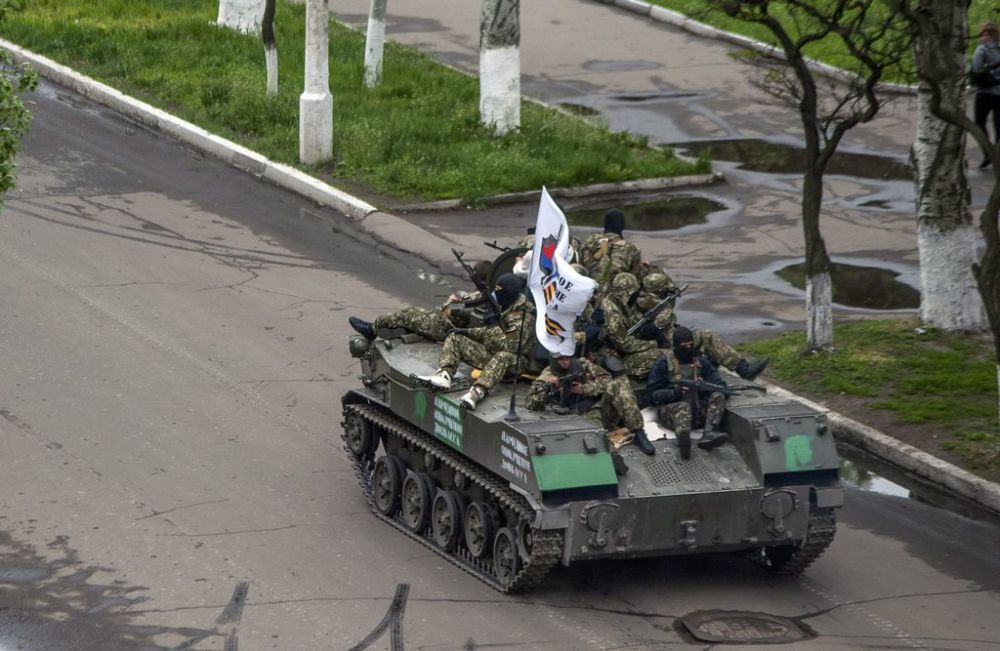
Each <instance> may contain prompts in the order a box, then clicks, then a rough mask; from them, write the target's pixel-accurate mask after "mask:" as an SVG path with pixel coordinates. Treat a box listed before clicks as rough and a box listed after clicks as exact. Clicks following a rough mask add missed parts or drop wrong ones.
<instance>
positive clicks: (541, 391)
mask: <svg viewBox="0 0 1000 651" xmlns="http://www.w3.org/2000/svg"><path fill="white" fill-rule="evenodd" d="M577 371H579V372H580V373H582V378H581V379H580V383H581V384H582V385H583V394H582V395H584V396H586V397H590V398H596V397H598V396H601V395H603V394H604V391H605V390H606V389H607V387H608V382H610V381H611V375H610V374H609V373H608V372H607V371H605V370H604V369H603V368H601V367H600V366H597V365H596V364H593V363H591V362H588V361H587V360H585V359H580V358H574V359H573V368H570V370H569V371H567V373H573V372H577ZM558 378H559V376H558V375H556V374H555V373H553V372H552V369H551V368H549V367H546V368H545V370H544V371H542V373H541V374H540V375H539V376H538V378H536V379H535V381H534V382H532V383H531V388H530V389H528V396H527V397H526V398H525V399H524V403H525V405H527V407H528V409H532V410H534V411H539V410H541V409H544V408H545V405H547V404H548V403H549V402H551V401H552V399H553V395H554V394H553V390H552V387H553V380H556V379H558Z"/></svg>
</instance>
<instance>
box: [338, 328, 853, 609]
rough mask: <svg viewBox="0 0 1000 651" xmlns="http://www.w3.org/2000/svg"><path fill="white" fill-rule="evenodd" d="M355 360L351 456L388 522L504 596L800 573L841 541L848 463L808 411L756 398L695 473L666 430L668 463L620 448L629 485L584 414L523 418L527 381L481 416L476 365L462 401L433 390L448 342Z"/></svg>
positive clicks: (347, 411) (736, 405)
mask: <svg viewBox="0 0 1000 651" xmlns="http://www.w3.org/2000/svg"><path fill="white" fill-rule="evenodd" d="M350 347H351V353H352V355H354V356H355V357H357V358H359V359H360V362H361V370H362V376H361V381H362V384H363V386H361V387H359V388H357V389H354V390H351V391H349V392H348V393H346V394H345V395H344V396H343V398H342V402H343V409H344V412H343V413H344V421H343V438H344V447H345V449H346V450H347V453H348V455H349V457H350V459H351V461H352V462H353V464H354V466H355V469H356V471H357V475H358V478H359V480H360V483H361V489H362V490H363V491H364V494H365V496H366V497H367V499H368V500H369V502H370V505H371V508H372V511H373V513H374V514H375V515H376V516H377V517H378V518H380V519H381V520H383V521H385V522H386V523H388V524H389V525H391V526H393V527H395V528H396V529H398V530H399V531H401V532H403V533H404V534H406V535H408V536H409V537H411V538H413V539H414V540H415V541H417V542H419V543H421V544H423V545H425V546H426V547H428V548H430V549H432V550H434V551H435V552H436V553H438V554H439V555H441V556H442V557H444V558H447V559H448V560H449V561H450V562H452V563H454V564H455V565H457V566H459V567H461V568H462V569H464V570H466V571H467V572H469V573H471V574H473V575H475V576H476V577H477V578H479V579H480V580H482V581H484V582H486V583H488V584H489V585H491V586H492V587H494V588H496V589H497V590H499V591H501V592H519V591H525V590H529V589H531V588H532V587H534V586H535V585H537V584H538V583H539V581H541V580H542V578H543V577H544V576H545V574H546V572H548V570H549V569H550V568H551V567H552V566H553V565H555V564H556V563H562V564H564V565H569V564H571V563H574V562H577V561H584V560H590V559H601V558H603V559H607V558H634V557H641V556H667V555H682V554H698V553H729V552H744V553H747V555H748V556H751V557H752V558H753V559H755V560H756V561H757V562H759V563H761V564H763V565H764V566H766V567H768V568H770V569H771V570H773V571H775V572H779V573H784V574H795V573H798V572H801V571H802V570H804V569H805V568H806V566H808V565H809V564H810V563H811V562H812V561H813V560H815V559H816V558H817V557H818V556H819V555H820V554H821V553H822V552H823V551H824V550H825V549H826V547H827V546H828V545H829V544H830V543H831V542H832V540H833V536H834V529H835V517H834V509H835V508H836V507H839V506H841V504H842V503H843V489H842V487H841V483H840V476H839V460H838V457H837V453H836V450H835V447H834V441H833V435H832V434H831V432H830V429H829V426H828V424H827V421H826V416H825V415H824V414H823V413H820V412H817V411H815V410H814V409H811V408H809V407H807V406H806V405H803V404H801V403H798V402H794V401H788V400H784V399H778V398H774V397H771V396H768V395H767V394H766V393H764V392H761V391H746V392H741V393H739V394H737V395H735V396H733V397H730V398H729V400H728V405H727V409H726V414H725V417H724V418H723V422H722V427H721V429H722V430H723V431H725V432H727V433H728V435H729V443H728V444H726V445H723V446H721V447H719V448H717V449H715V450H712V451H710V452H706V451H703V450H699V449H697V447H695V449H693V450H692V455H691V458H690V459H687V460H684V459H681V457H680V454H679V451H678V448H677V445H676V442H675V441H674V440H671V437H672V433H670V432H665V435H666V438H662V439H660V440H655V441H654V442H653V444H654V446H655V447H656V455H655V456H646V455H643V454H641V453H640V452H639V450H638V449H636V448H635V447H634V446H631V445H626V446H625V447H623V448H621V450H620V452H619V453H618V454H620V455H621V458H622V460H623V461H624V464H625V465H626V466H627V468H628V470H627V472H625V473H624V474H619V473H621V471H622V468H621V467H619V468H618V472H616V468H615V464H614V463H613V458H612V452H613V451H612V449H611V448H610V444H609V443H608V442H607V441H606V438H605V432H604V431H603V430H602V429H600V428H599V427H598V426H596V425H595V424H594V423H592V422H590V421H588V420H586V419H584V418H582V417H579V416H575V415H569V416H567V415H559V414H556V413H554V412H553V411H549V410H546V411H540V412H533V411H529V410H528V409H526V408H525V407H524V406H523V405H518V407H517V410H516V415H517V416H518V417H519V420H516V421H513V422H512V421H510V420H508V419H507V417H508V416H509V412H510V409H509V405H510V397H511V391H512V390H513V389H514V387H513V385H512V384H504V385H501V386H498V387H496V388H495V389H494V390H493V391H492V392H491V393H490V395H489V396H488V397H487V398H486V399H485V400H483V401H482V402H481V403H480V405H479V406H478V407H477V408H476V409H475V410H474V411H466V410H464V409H461V408H460V407H459V396H461V394H462V392H463V391H464V390H466V389H467V388H468V384H469V381H470V373H471V371H472V369H470V368H468V367H467V366H462V367H460V368H459V371H458V373H457V374H456V377H455V382H454V385H453V387H452V389H451V390H450V391H446V392H441V391H437V392H435V391H431V390H430V389H428V388H427V387H425V386H424V385H422V384H421V383H420V382H419V381H418V380H417V379H416V377H417V376H420V375H427V374H431V373H433V372H434V371H435V369H436V366H437V358H438V354H439V352H440V345H438V344H434V343H430V342H427V341H425V340H423V339H421V338H420V337H419V336H417V335H414V334H403V333H401V332H399V331H396V332H388V333H380V338H378V339H376V340H375V341H372V342H368V341H366V340H365V339H364V338H363V337H355V338H353V339H352V340H351V342H350ZM732 380H733V384H734V385H738V384H739V383H740V382H741V381H740V380H739V379H737V378H735V377H733V378H732ZM516 388H517V395H518V396H524V395H525V394H526V393H527V385H526V384H523V383H521V384H519V385H518V386H517V387H516ZM519 400H520V398H519ZM694 435H695V436H697V435H698V432H697V431H696V432H695V433H694ZM651 438H653V437H652V436H651Z"/></svg>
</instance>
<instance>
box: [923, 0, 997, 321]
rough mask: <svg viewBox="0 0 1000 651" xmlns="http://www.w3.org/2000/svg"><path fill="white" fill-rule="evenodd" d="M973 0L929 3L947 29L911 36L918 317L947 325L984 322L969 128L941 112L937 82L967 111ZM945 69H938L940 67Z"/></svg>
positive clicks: (936, 17)
mask: <svg viewBox="0 0 1000 651" xmlns="http://www.w3.org/2000/svg"><path fill="white" fill-rule="evenodd" d="M969 3H970V0H948V1H947V2H941V1H935V2H925V3H921V4H925V5H927V7H926V10H927V11H929V12H931V14H932V15H933V17H934V21H935V22H937V23H938V24H939V25H941V26H942V27H944V26H947V28H946V29H942V30H940V31H938V33H936V34H928V35H926V37H919V38H914V39H913V54H914V63H915V65H916V69H917V71H918V75H920V72H921V71H922V72H923V74H922V75H920V77H921V81H920V84H919V87H918V91H917V137H916V140H915V141H914V143H913V150H912V161H913V167H914V170H915V172H916V174H915V177H916V178H915V181H916V203H917V244H918V249H919V253H920V280H921V283H920V284H921V288H922V290H921V298H920V317H921V319H922V320H923V321H924V322H925V323H927V324H929V325H932V326H934V327H937V328H941V329H944V330H981V329H983V328H984V327H985V326H986V316H985V314H984V312H983V302H982V299H981V298H980V295H979V293H978V291H977V288H976V279H975V276H974V275H973V272H972V266H973V264H974V263H975V261H976V228H975V225H974V224H973V221H972V211H971V210H970V207H969V186H968V182H967V179H966V177H965V140H966V136H965V132H964V131H963V130H962V128H961V127H960V126H958V125H955V124H950V123H948V122H946V121H944V120H941V119H940V118H938V117H936V116H935V115H934V113H933V111H932V110H931V98H932V95H931V87H930V85H929V84H928V82H927V81H926V80H925V78H926V77H928V76H930V77H934V78H935V79H937V80H938V84H939V85H938V88H939V91H940V92H941V93H942V94H943V95H947V96H948V97H949V98H950V101H951V102H953V103H954V104H955V106H956V108H957V109H958V110H960V111H962V112H963V113H964V112H965V95H966V92H965V86H966V76H965V67H966V47H967V45H968V38H967V37H966V34H967V33H968V17H967V14H968V10H969ZM938 66H939V67H940V70H939V71H935V67H938Z"/></svg>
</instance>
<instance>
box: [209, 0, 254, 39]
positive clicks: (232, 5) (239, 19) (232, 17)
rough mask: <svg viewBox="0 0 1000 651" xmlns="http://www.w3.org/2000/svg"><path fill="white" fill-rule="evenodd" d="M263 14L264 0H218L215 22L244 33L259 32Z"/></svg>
mask: <svg viewBox="0 0 1000 651" xmlns="http://www.w3.org/2000/svg"><path fill="white" fill-rule="evenodd" d="M263 16H264V0H219V17H218V19H217V20H216V23H217V24H218V25H219V26H220V27H229V28H230V29H235V30H236V31H238V32H242V33H244V34H259V33H260V25H261V21H262V18H263Z"/></svg>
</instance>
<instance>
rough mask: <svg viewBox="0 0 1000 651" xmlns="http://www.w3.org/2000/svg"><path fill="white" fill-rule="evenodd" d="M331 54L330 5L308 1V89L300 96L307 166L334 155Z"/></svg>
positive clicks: (301, 147) (302, 157)
mask: <svg viewBox="0 0 1000 651" xmlns="http://www.w3.org/2000/svg"><path fill="white" fill-rule="evenodd" d="M329 53H330V8H329V4H328V2H327V0H306V66H305V91H304V92H303V93H302V95H301V96H300V97H299V160H300V161H302V162H303V163H305V164H306V165H312V164H315V163H320V162H322V161H326V160H330V159H331V158H333V95H331V94H330V54H329Z"/></svg>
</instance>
